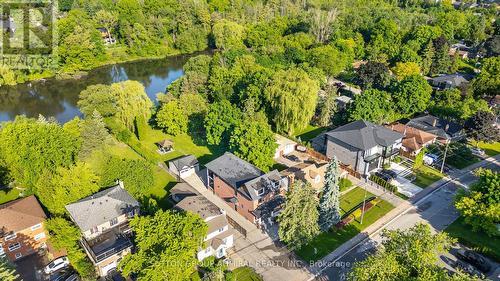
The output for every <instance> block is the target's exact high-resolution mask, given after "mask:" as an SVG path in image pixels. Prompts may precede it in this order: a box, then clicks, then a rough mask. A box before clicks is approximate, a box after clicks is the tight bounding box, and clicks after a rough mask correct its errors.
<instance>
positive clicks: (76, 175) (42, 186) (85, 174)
mask: <svg viewBox="0 0 500 281" xmlns="http://www.w3.org/2000/svg"><path fill="white" fill-rule="evenodd" d="M98 183H99V177H98V176H96V175H95V174H94V173H93V172H92V170H91V168H90V165H88V164H86V163H84V162H78V163H76V164H75V165H74V166H71V167H69V168H61V167H59V168H57V169H56V171H55V174H53V175H51V174H45V175H44V176H43V177H41V178H40V179H39V180H38V182H37V184H36V187H35V194H37V196H38V198H39V199H40V201H41V202H42V204H43V205H44V206H45V207H46V208H47V209H48V210H49V212H50V213H52V214H57V215H64V214H65V213H66V209H65V208H64V206H66V205H68V204H70V203H73V202H76V201H78V200H80V199H82V198H85V197H87V196H89V195H92V194H94V193H96V192H97V191H99V185H98Z"/></svg>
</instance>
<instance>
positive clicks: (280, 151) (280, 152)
mask: <svg viewBox="0 0 500 281" xmlns="http://www.w3.org/2000/svg"><path fill="white" fill-rule="evenodd" d="M275 137H276V143H277V144H278V148H276V152H275V153H274V159H278V158H280V157H281V156H284V155H288V154H290V153H292V152H293V151H294V150H295V146H296V145H297V143H296V142H294V141H293V140H291V139H287V138H285V137H284V136H281V135H278V134H276V135H275Z"/></svg>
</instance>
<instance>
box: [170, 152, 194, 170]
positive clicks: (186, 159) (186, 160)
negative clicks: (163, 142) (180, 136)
mask: <svg viewBox="0 0 500 281" xmlns="http://www.w3.org/2000/svg"><path fill="white" fill-rule="evenodd" d="M170 162H171V163H173V164H174V165H175V167H177V169H179V170H180V169H182V168H183V167H191V166H194V165H196V164H198V159H196V157H194V155H186V156H182V157H179V158H177V159H174V160H172V161H170Z"/></svg>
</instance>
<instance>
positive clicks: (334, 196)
mask: <svg viewBox="0 0 500 281" xmlns="http://www.w3.org/2000/svg"><path fill="white" fill-rule="evenodd" d="M339 176H340V171H339V163H338V161H337V158H336V157H335V156H334V157H333V159H332V160H331V161H330V163H328V166H327V167H326V173H325V187H324V188H323V192H322V194H321V198H320V200H319V226H320V227H321V230H322V231H328V230H329V229H330V228H331V227H332V226H334V225H335V224H336V223H338V222H339V220H340V201H339V198H340V190H339Z"/></svg>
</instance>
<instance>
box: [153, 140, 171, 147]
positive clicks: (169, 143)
mask: <svg viewBox="0 0 500 281" xmlns="http://www.w3.org/2000/svg"><path fill="white" fill-rule="evenodd" d="M156 144H157V145H159V146H161V147H166V146H172V145H174V142H173V141H171V140H162V141H159V142H157V143H156Z"/></svg>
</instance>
